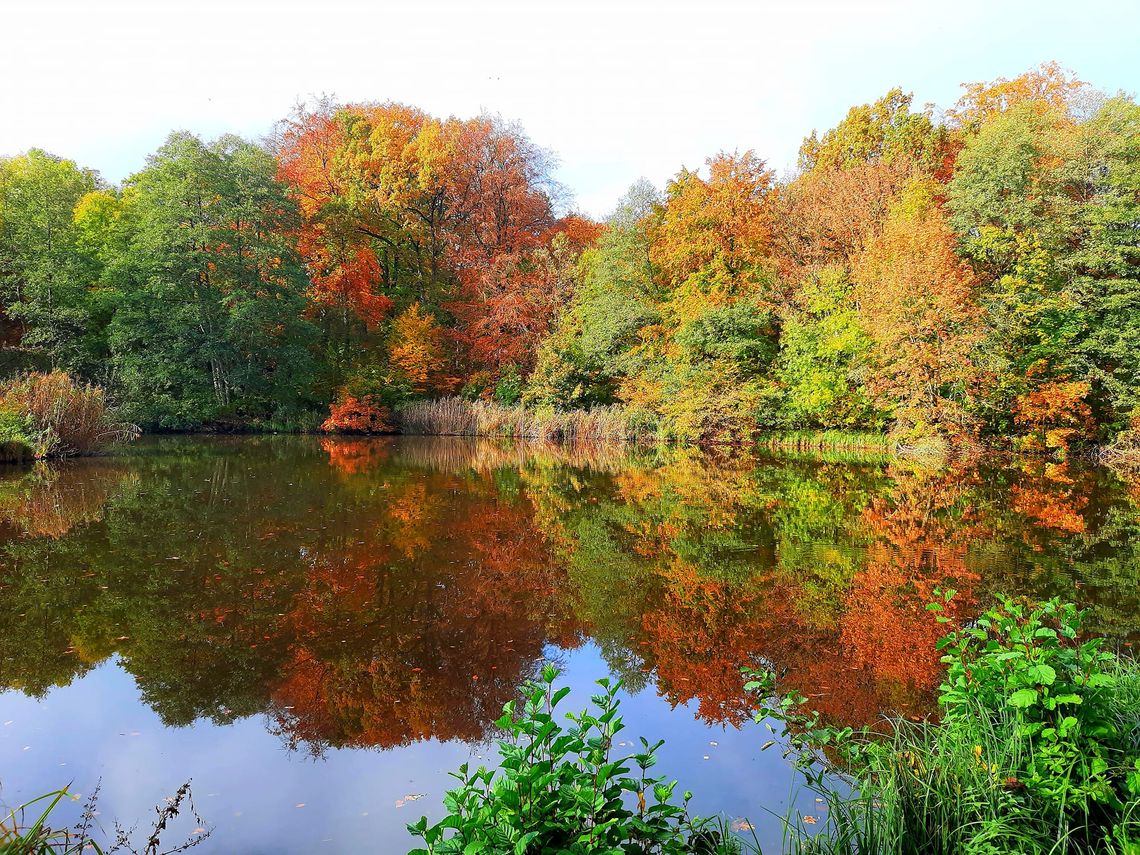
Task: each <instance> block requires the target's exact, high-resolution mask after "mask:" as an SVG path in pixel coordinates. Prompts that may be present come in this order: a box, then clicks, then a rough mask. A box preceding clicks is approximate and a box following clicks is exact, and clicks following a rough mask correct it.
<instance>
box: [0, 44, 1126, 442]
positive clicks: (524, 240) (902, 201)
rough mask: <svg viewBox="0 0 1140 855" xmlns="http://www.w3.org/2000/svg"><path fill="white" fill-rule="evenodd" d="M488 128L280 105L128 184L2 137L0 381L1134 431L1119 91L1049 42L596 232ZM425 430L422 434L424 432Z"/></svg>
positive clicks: (1066, 431) (277, 406)
mask: <svg viewBox="0 0 1140 855" xmlns="http://www.w3.org/2000/svg"><path fill="white" fill-rule="evenodd" d="M555 167H556V160H555V157H554V155H553V154H552V153H551V152H549V151H547V150H545V149H543V148H542V147H540V146H539V145H537V144H535V143H534V142H533V141H531V140H530V139H529V138H528V136H527V135H526V133H525V132H524V130H523V129H522V128H520V127H518V126H516V125H513V124H509V123H507V122H505V121H503V120H502V119H500V118H498V117H496V116H491V115H481V116H477V117H474V118H470V119H460V118H454V117H451V118H446V119H444V118H438V117H435V116H432V115H428V114H427V113H425V112H423V111H421V110H419V109H417V108H415V107H412V106H409V105H404V104H398V103H391V102H379V103H358V104H340V103H336V102H334V101H332V100H331V99H327V98H326V99H318V100H316V101H314V102H311V103H309V104H308V105H305V106H301V107H298V108H297V109H296V110H295V111H294V112H293V114H292V115H290V116H289V117H287V118H286V119H284V120H282V121H281V122H280V123H279V124H278V125H277V126H276V127H275V128H274V129H273V130H272V132H271V133H270V134H269V135H268V136H267V137H266V138H265V139H264V140H260V141H250V140H246V139H242V138H239V137H236V136H223V137H221V138H219V139H217V140H213V141H205V140H203V139H200V138H199V137H197V136H195V135H193V134H191V133H187V132H175V133H172V134H171V135H170V136H169V138H168V139H167V140H166V142H165V143H164V144H163V145H162V146H161V147H160V148H159V149H158V150H157V151H156V152H154V153H153V154H152V155H151V156H150V157H149V158H148V159H147V162H146V165H145V166H144V167H143V168H142V169H141V170H140V171H138V172H137V173H135V174H134V175H132V176H130V177H129V178H127V179H126V180H125V181H123V182H122V184H121V185H117V186H114V185H111V184H108V183H107V182H105V181H104V180H102V179H101V178H100V176H99V174H98V173H97V172H96V171H94V170H92V169H88V168H85V167H83V166H81V165H79V164H77V163H75V162H73V161H71V160H67V159H65V158H64V157H60V156H56V155H55V154H49V153H47V152H44V151H40V150H36V149H32V150H29V151H27V152H25V153H23V154H18V155H15V156H11V157H6V158H3V159H0V304H2V306H3V314H2V316H0V336H2V344H3V347H2V349H0V356H3V358H4V365H3V366H2V368H3V371H4V372H5V373H8V374H15V373H19V372H21V371H29V370H39V371H46V370H49V369H50V370H57V369H58V370H60V371H63V372H67V373H68V374H69V375H71V377H73V378H75V379H76V380H77V381H79V382H81V383H89V384H92V385H95V386H98V387H101V388H102V389H104V390H105V391H106V396H107V400H108V401H109V402H110V403H111V404H112V405H113V406H114V407H115V410H116V413H117V414H118V415H119V416H120V417H121V418H123V419H124V420H126V421H129V422H131V423H134V424H137V425H139V426H141V427H143V428H144V429H146V430H159V431H169V430H177V431H183V430H202V429H207V430H317V429H320V428H323V429H324V430H326V431H345V432H365V433H367V432H388V431H392V430H396V429H398V428H399V423H400V422H399V419H400V413H401V411H403V410H405V409H406V408H407V407H408V406H409V404H412V403H413V402H416V401H421V400H430V399H439V398H454V399H456V400H457V401H462V400H466V401H470V402H473V405H475V404H476V403H478V402H484V403H486V404H491V403H494V404H498V405H502V406H504V407H512V408H521V409H523V410H525V411H527V412H532V413H543V412H546V413H565V412H570V411H579V410H581V411H595V410H598V409H599V408H606V412H608V413H615V412H617V413H620V414H621V420H622V422H623V424H624V425H626V427H627V428H628V429H630V430H636V431H639V432H644V433H647V434H648V433H651V434H653V435H656V436H658V437H661V438H666V439H670V440H676V441H679V442H709V443H717V442H733V441H740V440H745V439H748V438H750V437H752V436H754V435H756V434H758V433H760V432H776V431H864V432H873V433H878V434H884V435H888V436H890V437H892V438H893V440H894V441H895V442H897V443H899V444H903V445H916V446H917V445H921V444H923V443H926V442H932V441H934V442H943V443H966V444H977V445H1001V446H1003V447H1012V448H1015V449H1018V450H1025V451H1038V452H1047V453H1053V454H1060V455H1063V454H1064V453H1065V452H1066V451H1067V450H1068V449H1070V448H1071V447H1088V446H1094V445H1098V446H1104V445H1109V444H1112V443H1116V444H1117V446H1118V447H1124V446H1128V445H1130V444H1131V445H1133V446H1135V445H1136V444H1137V443H1138V437H1140V407H1138V406H1137V405H1138V396H1140V347H1137V345H1136V342H1137V341H1140V106H1138V105H1137V103H1136V100H1135V99H1134V98H1133V97H1130V96H1127V95H1125V94H1117V95H1109V94H1106V93H1103V92H1100V91H1097V90H1095V89H1093V88H1092V87H1091V86H1089V85H1087V84H1085V83H1084V82H1082V81H1081V80H1080V79H1079V78H1078V77H1077V76H1076V75H1075V74H1074V73H1073V72H1070V71H1068V70H1066V69H1064V68H1062V67H1060V66H1059V65H1058V64H1056V63H1046V64H1043V65H1041V66H1040V67H1039V68H1036V69H1034V70H1031V71H1028V72H1027V73H1025V74H1023V75H1021V76H1019V77H1016V78H1014V79H1004V78H999V79H997V80H994V81H989V82H981V83H974V84H967V85H965V86H964V88H963V94H962V96H961V98H960V100H958V102H957V103H955V104H954V105H952V106H949V107H946V108H942V109H939V108H936V107H934V106H932V105H931V106H926V107H922V108H919V107H918V106H917V105H916V104H915V103H914V99H913V96H912V95H910V94H907V93H906V92H905V91H904V90H902V89H893V90H891V91H889V92H887V93H886V94H885V95H884V96H883V97H882V98H880V99H879V100H877V101H875V102H874V103H870V104H863V105H859V106H856V107H853V108H851V110H850V111H849V112H848V113H847V115H846V116H845V117H843V118H842V120H841V121H839V122H838V124H837V125H836V126H835V127H833V128H831V129H830V130H826V131H825V132H822V133H818V132H815V131H813V132H812V133H811V134H810V135H809V136H807V137H806V138H805V139H804V141H803V144H802V146H801V148H800V152H799V160H798V164H797V165H796V169H795V170H794V172H793V173H791V174H789V175H786V176H783V177H778V176H777V175H776V173H775V171H774V170H773V169H772V168H770V167H769V165H768V164H767V163H766V162H765V160H764V159H762V157H761V156H759V155H758V154H756V153H755V152H753V151H750V150H747V151H733V152H720V153H717V154H714V155H712V156H711V157H709V159H708V160H707V162H706V163H705V164H704V165H703V166H700V167H699V168H689V167H686V168H682V169H680V171H678V172H677V173H676V174H675V175H674V176H673V177H672V178H670V179H669V180H668V181H667V183H666V184H665V187H664V190H663V191H662V190H659V189H658V188H657V187H656V186H655V185H654V184H652V183H651V182H650V181H648V180H644V179H643V180H640V181H638V182H637V183H635V184H634V185H633V186H632V187H630V188H629V191H628V192H627V194H626V195H625V196H624V197H623V198H622V199H621V201H620V202H619V204H618V205H617V207H616V208H615V210H614V211H613V213H612V214H610V216H609V217H607V218H606V219H605V220H604V221H603V222H595V221H593V220H591V219H590V218H588V217H585V216H583V215H580V214H578V213H575V212H574V211H573V209H572V207H571V205H570V203H569V202H568V201H567V198H566V196H567V194H566V192H565V190H564V189H563V188H561V187H560V186H559V185H558V184H557V182H556V181H555V180H554V178H553V175H554V170H555ZM429 429H430V425H429Z"/></svg>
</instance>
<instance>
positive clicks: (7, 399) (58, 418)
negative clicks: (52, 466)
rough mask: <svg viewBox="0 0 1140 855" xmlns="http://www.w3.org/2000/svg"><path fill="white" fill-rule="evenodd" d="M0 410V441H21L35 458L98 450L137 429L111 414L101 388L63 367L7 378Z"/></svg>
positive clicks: (0, 395) (134, 434)
mask: <svg viewBox="0 0 1140 855" xmlns="http://www.w3.org/2000/svg"><path fill="white" fill-rule="evenodd" d="M0 413H3V414H4V415H3V416H2V417H0V426H2V427H3V429H4V430H5V432H6V436H5V437H4V440H5V441H6V442H17V443H19V442H22V443H23V444H25V445H26V446H27V448H28V450H29V456H32V457H36V458H44V457H68V456H72V455H84V454H96V453H98V452H100V451H104V450H106V449H107V448H109V447H111V446H113V445H116V444H118V443H121V442H127V441H129V440H132V439H134V438H135V437H137V436H138V433H139V430H138V428H137V427H135V426H134V425H132V424H128V423H126V422H120V421H117V420H116V419H115V418H114V416H113V415H112V414H111V411H110V408H109V407H108V405H107V399H106V394H105V393H104V391H103V390H102V389H100V388H99V387H98V386H89V385H86V384H82V383H77V382H76V381H75V380H74V379H72V377H71V376H70V375H69V374H67V373H66V372H64V371H52V372H51V373H50V374H26V375H24V376H22V377H18V378H16V379H14V380H9V381H7V382H6V383H4V384H3V385H2V386H0ZM21 420H22V428H21V427H19V426H18V422H19V421H21ZM8 434H10V435H8Z"/></svg>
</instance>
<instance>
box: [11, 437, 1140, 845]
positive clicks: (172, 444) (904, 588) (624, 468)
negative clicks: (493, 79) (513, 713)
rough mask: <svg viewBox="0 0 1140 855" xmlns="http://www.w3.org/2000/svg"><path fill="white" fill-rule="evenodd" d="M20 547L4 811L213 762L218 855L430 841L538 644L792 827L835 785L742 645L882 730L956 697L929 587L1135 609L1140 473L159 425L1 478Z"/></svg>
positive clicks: (578, 679) (129, 815) (731, 804)
mask: <svg viewBox="0 0 1140 855" xmlns="http://www.w3.org/2000/svg"><path fill="white" fill-rule="evenodd" d="M0 540H2V545H0V596H2V598H3V599H2V602H3V610H2V613H0V621H2V622H3V623H2V628H0V689H2V690H3V691H2V693H0V803H3V804H5V805H7V806H12V805H16V804H19V803H21V802H22V801H25V800H27V799H29V798H32V797H34V796H36V795H39V794H41V793H44V792H47V791H49V790H53V789H57V788H59V787H61V786H63V785H66V784H68V783H69V782H70V783H71V786H72V789H73V791H75V792H76V793H80V794H83V795H86V794H89V793H90V792H91V791H92V789H93V788H94V787H95V786H96V784H99V785H100V787H101V789H100V797H99V801H98V809H99V811H100V815H99V820H100V821H101V822H102V823H103V824H104V825H105V826H106V827H108V828H109V827H110V824H111V821H112V819H113V818H116V817H117V818H119V819H121V820H124V821H129V822H132V823H133V822H134V821H136V820H139V821H141V823H142V824H143V826H145V825H146V820H147V818H148V817H149V816H150V815H151V814H152V806H153V805H155V804H156V803H161V801H162V799H163V797H165V796H169V795H171V794H172V793H173V792H174V791H175V790H176V789H177V788H178V786H179V785H180V784H182V783H183V782H184V781H186V780H192V782H193V784H192V786H193V794H194V800H195V804H196V807H197V810H198V812H199V813H200V814H201V816H202V818H203V819H204V820H205V822H206V824H207V825H208V826H209V827H211V828H213V833H212V835H211V836H210V838H209V839H208V840H207V841H205V842H204V844H203V846H202V847H201V848H199V849H197V850H196V851H199V852H207V851H211V852H234V851H240V852H258V851H264V852H270V851H272V852H275V853H280V852H297V853H300V852H314V851H329V852H338V851H357V850H364V849H367V850H370V851H380V852H395V853H399V852H404V851H406V850H407V849H408V848H409V847H410V846H411V844H412V842H413V841H412V839H411V838H410V836H409V835H408V834H407V832H406V831H405V829H404V826H405V824H406V823H408V822H411V821H414V820H416V819H417V818H418V817H419V816H420V815H421V814H424V813H426V814H427V815H428V817H429V818H438V817H439V816H440V815H441V813H442V809H441V803H442V796H443V793H444V791H445V790H446V789H447V788H448V786H449V784H450V783H452V782H451V781H450V779H449V778H448V776H447V772H448V771H449V770H452V769H454V768H455V767H457V766H458V765H459V764H460V763H462V762H464V761H465V760H468V759H471V758H474V759H475V761H476V762H479V761H480V760H482V759H483V758H488V757H489V756H493V739H494V732H493V729H492V723H493V721H494V720H495V719H496V718H497V717H498V715H499V714H500V711H501V708H502V705H503V703H504V702H506V701H508V700H510V699H511V698H512V697H514V696H515V693H516V687H517V686H518V684H519V683H520V682H521V681H523V680H524V679H526V678H527V677H529V676H533V675H534V674H535V673H536V672H537V669H538V668H539V667H540V666H541V664H542V663H543V662H544V661H554V662H556V663H558V664H559V665H560V667H561V668H562V669H563V677H562V680H563V682H564V683H566V684H568V685H570V686H571V687H572V690H573V691H572V695H571V699H572V700H574V701H576V702H577V703H578V704H579V705H580V704H581V703H584V702H585V700H586V699H587V698H588V696H589V693H590V692H589V690H590V688H591V684H592V681H594V680H596V679H598V678H602V677H620V678H621V679H622V680H623V681H624V685H625V691H624V692H623V698H624V701H623V712H624V715H625V720H626V722H627V724H628V725H629V730H628V731H627V736H626V739H627V740H628V741H633V740H634V739H636V737H637V736H638V735H645V736H647V737H661V738H664V739H666V740H667V743H666V746H665V748H664V749H663V750H662V752H661V754H660V761H661V762H660V768H661V770H662V771H663V772H664V773H665V774H667V775H669V776H670V777H676V778H679V779H680V782H681V787H682V788H689V789H692V790H693V791H694V792H695V793H696V796H695V798H694V800H693V808H694V810H695V811H696V812H698V813H718V814H725V815H726V816H727V817H729V819H731V820H736V819H738V818H741V817H748V818H749V819H750V820H751V821H752V823H753V825H754V826H755V827H756V829H757V832H758V834H759V837H760V839H761V841H762V842H766V843H768V844H773V843H778V841H779V839H780V826H779V822H778V819H777V818H776V815H782V814H783V813H784V812H785V810H786V809H787V806H788V802H789V799H795V800H796V802H797V804H798V806H799V808H800V809H801V810H802V811H803V812H805V813H810V812H811V811H812V810H813V809H814V808H813V804H814V801H813V799H812V798H811V794H810V793H804V792H799V791H795V790H794V789H793V779H792V775H791V772H790V770H789V768H788V766H787V763H786V761H785V760H784V759H783V757H782V756H781V753H780V750H779V746H778V745H777V746H776V747H774V748H772V749H770V750H768V751H762V750H761V746H762V744H763V743H764V742H765V741H766V740H767V739H769V738H770V735H769V734H768V732H767V731H766V730H765V729H764V728H763V727H762V726H760V725H757V724H754V723H752V722H751V712H750V708H749V704H748V701H747V698H746V697H745V695H744V693H743V691H742V685H743V678H742V676H741V673H740V669H741V667H742V666H747V665H751V666H756V667H770V668H774V669H776V670H777V672H778V673H780V674H781V675H782V681H783V685H784V687H786V688H787V689H796V690H798V691H800V692H802V693H803V694H805V695H807V696H809V697H810V698H811V699H812V703H813V705H814V706H815V707H816V708H817V709H819V710H820V712H821V713H822V714H823V716H824V717H825V718H827V719H828V720H829V721H832V722H836V723H849V724H864V723H873V722H875V721H876V720H877V719H878V718H879V717H880V716H881V715H882V714H883V713H885V712H897V713H901V714H904V715H910V716H920V715H923V714H924V713H926V712H928V711H929V710H930V709H931V706H932V704H933V702H934V699H935V696H936V692H937V683H938V676H939V672H938V660H937V654H936V653H935V651H934V642H935V641H936V640H937V638H938V637H939V636H940V634H941V627H940V626H939V625H938V624H937V623H935V622H934V621H933V619H932V617H931V614H930V613H929V612H928V611H927V610H926V609H925V608H924V605H925V603H926V602H928V601H929V599H931V598H932V596H933V592H934V590H935V589H936V588H939V587H943V588H946V587H952V588H954V589H956V590H957V591H958V592H959V593H958V595H957V597H956V598H955V600H954V609H955V610H956V612H957V614H958V616H959V617H962V618H968V617H969V616H971V615H972V614H974V613H976V612H977V611H978V610H979V609H981V608H983V607H984V606H985V605H986V604H988V603H989V602H990V601H991V599H992V597H993V596H994V595H995V593H997V592H1000V591H1005V592H1010V593H1014V594H1026V595H1033V596H1037V597H1043V596H1052V595H1059V596H1062V597H1064V598H1067V599H1072V600H1075V601H1077V602H1079V603H1082V604H1084V605H1087V606H1088V607H1089V608H1090V609H1091V611H1092V613H1091V617H1090V621H1089V628H1090V629H1091V630H1093V631H1096V632H1100V633H1103V634H1105V635H1108V636H1110V637H1111V638H1112V639H1115V640H1117V641H1119V643H1121V644H1128V643H1130V641H1129V639H1131V638H1132V637H1134V636H1135V635H1136V634H1137V632H1138V631H1140V584H1138V583H1140V488H1138V487H1137V485H1135V484H1132V485H1130V484H1128V483H1127V482H1125V481H1122V480H1121V479H1119V478H1118V477H1117V476H1115V475H1114V474H1113V473H1111V472H1109V471H1107V470H1104V469H1096V468H1082V467H1076V466H1065V465H1056V464H1047V463H1044V462H1042V461H1039V460H1021V461H1016V460H1015V461H1004V462H993V461H990V462H987V463H985V464H984V465H982V464H967V463H955V464H952V465H946V464H940V463H929V462H925V463H924V462H915V461H900V460H890V459H887V458H875V457H868V458H857V457H856V458H852V457H845V456H841V455H834V456H832V455H822V456H798V455H775V454H771V453H764V454H735V455H732V456H709V455H705V454H701V453H700V452H697V451H693V450H678V449H624V448H601V449H599V448H592V449H575V448H559V447H535V446H525V445H522V446H520V445H512V444H507V443H500V442H494V441H487V440H463V439H448V438H413V437H407V438H377V439H352V438H316V437H157V438H145V439H144V440H142V441H140V442H139V443H137V444H135V445H134V446H133V447H132V448H131V449H130V450H129V451H127V452H124V453H122V454H119V455H116V456H111V457H105V458H97V459H90V460H81V461H72V462H67V463H64V464H60V465H52V466H48V465H42V464H41V465H37V466H35V467H32V468H26V467H25V468H17V467H11V468H7V469H5V470H3V471H2V472H0ZM79 809H80V802H76V803H73V804H69V805H67V806H66V808H65V810H64V812H63V813H62V814H61V815H60V817H61V818H62V819H68V818H71V817H73V816H75V815H76V814H77V812H78V811H79ZM184 819H185V822H182V821H180V824H179V827H178V830H179V831H181V832H184V833H193V828H194V823H193V820H192V818H190V817H186V818H184ZM186 823H189V824H188V825H186V827H185V828H183V825H185V824H186ZM171 842H176V841H171Z"/></svg>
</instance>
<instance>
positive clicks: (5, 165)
mask: <svg viewBox="0 0 1140 855" xmlns="http://www.w3.org/2000/svg"><path fill="white" fill-rule="evenodd" d="M97 187H98V180H97V177H96V175H95V173H94V172H93V171H91V170H89V169H81V168H80V167H79V166H77V165H76V164H75V163H74V162H73V161H70V160H64V159H62V158H58V157H55V156H53V155H50V154H48V153H47V152H44V151H41V150H39V149H32V150H30V151H28V152H27V153H26V154H23V155H20V156H18V157H13V158H7V159H0V302H2V304H3V306H4V308H5V310H6V311H7V313H8V314H9V316H10V317H12V318H16V319H19V320H20V321H22V322H24V323H26V324H27V325H28V330H27V331H26V333H25V334H24V335H23V340H22V343H23V344H24V345H25V346H28V347H40V348H45V349H47V350H48V351H49V352H50V354H51V358H52V360H53V362H54V364H56V365H62V366H64V367H68V368H74V367H77V366H85V365H88V364H89V361H90V359H91V357H92V354H90V353H87V352H85V351H86V348H85V341H86V338H87V329H88V327H89V326H90V324H91V322H92V319H93V311H94V309H93V306H92V302H91V297H90V295H89V293H88V291H87V285H88V281H87V276H88V274H89V271H88V270H87V268H86V266H85V264H84V260H83V255H82V253H81V251H80V248H79V242H78V239H79V236H78V233H77V230H76V227H75V223H74V220H73V211H74V210H75V207H76V205H77V204H78V203H79V201H80V199H82V198H83V197H84V196H85V195H86V194H88V193H90V192H91V191H93V190H95V189H96V188H97ZM6 323H7V319H5V324H6Z"/></svg>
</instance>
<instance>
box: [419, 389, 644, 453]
mask: <svg viewBox="0 0 1140 855" xmlns="http://www.w3.org/2000/svg"><path fill="white" fill-rule="evenodd" d="M397 419H398V426H399V430H400V433H404V434H413V435H419V436H497V437H509V438H514V439H532V440H542V441H544V442H580V443H591V442H613V441H615V440H616V441H626V440H635V439H640V438H643V437H646V436H648V435H649V433H650V431H649V429H648V428H646V427H645V426H642V425H639V424H637V423H636V422H635V420H634V419H632V418H631V417H630V414H629V412H628V411H627V410H625V409H624V408H623V407H619V406H608V407H594V408H592V409H589V410H565V411H563V410H548V409H538V410H531V409H527V408H525V407H521V406H513V407H505V406H503V405H502V404H496V403H493V402H490V401H467V400H464V399H463V398H440V399H438V400H434V401H415V402H413V403H411V404H408V405H406V406H405V407H403V408H401V409H400V410H399V412H398V413H397Z"/></svg>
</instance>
